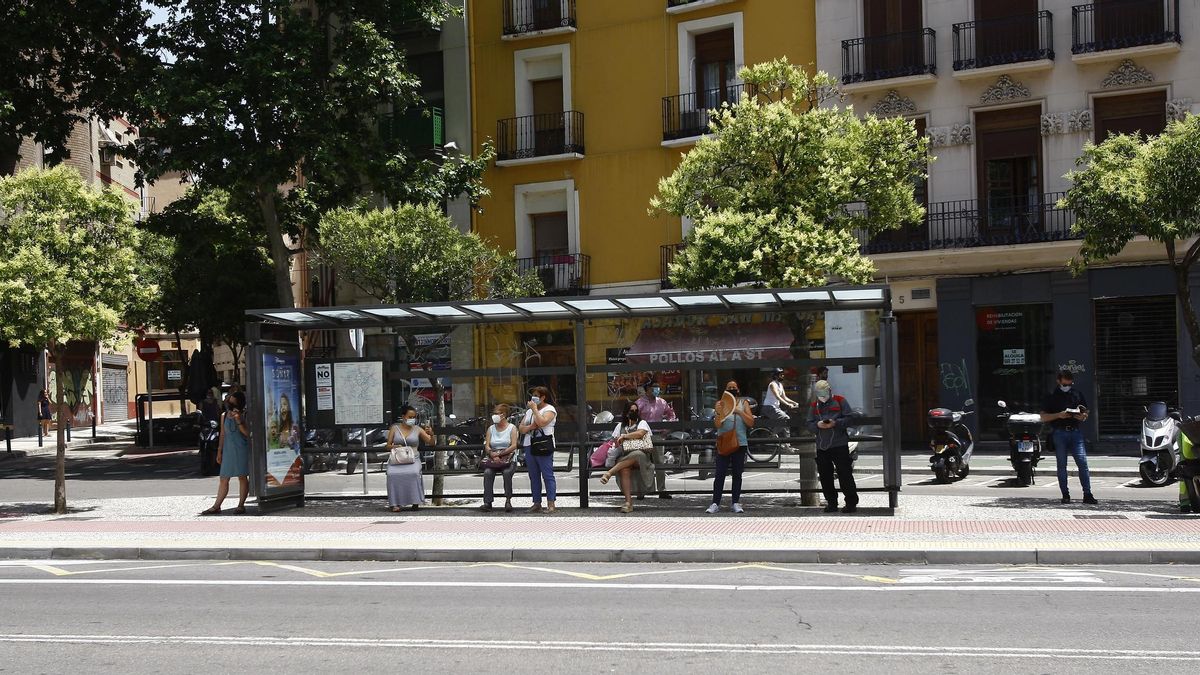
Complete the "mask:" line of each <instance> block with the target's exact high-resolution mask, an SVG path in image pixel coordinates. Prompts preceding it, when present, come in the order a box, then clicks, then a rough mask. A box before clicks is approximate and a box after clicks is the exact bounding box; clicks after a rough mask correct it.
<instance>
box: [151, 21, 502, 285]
mask: <svg viewBox="0 0 1200 675" xmlns="http://www.w3.org/2000/svg"><path fill="white" fill-rule="evenodd" d="M151 2H153V4H155V5H158V6H160V7H163V8H164V9H166V10H167V17H166V20H165V21H164V22H163V23H162V24H160V25H158V26H156V27H155V29H154V30H153V32H152V34H151V35H150V37H149V38H148V39H147V45H148V46H149V47H150V48H151V49H153V50H155V51H156V52H157V53H160V54H162V55H163V58H162V61H161V63H159V64H158V67H157V69H156V72H155V75H154V78H153V83H152V85H151V86H149V87H147V88H146V90H145V94H144V97H143V101H142V103H143V105H142V106H141V108H140V109H143V110H146V111H148V113H147V114H146V116H145V118H144V119H142V120H139V122H140V124H141V132H142V139H141V141H140V143H139V145H138V148H137V160H138V162H139V164H140V166H141V167H142V168H143V170H144V171H145V172H146V175H147V177H148V178H149V179H151V180H153V179H156V178H158V177H159V176H161V175H163V174H164V173H166V172H167V171H171V170H178V171H183V172H185V173H187V174H189V175H190V176H192V177H193V179H195V180H196V181H197V182H198V183H201V184H204V185H207V186H210V187H214V188H222V189H225V190H227V191H228V192H229V193H230V194H231V195H232V196H234V198H236V199H247V200H250V201H252V202H253V203H254V204H255V205H256V208H257V210H258V214H259V217H258V218H257V221H258V223H259V224H260V227H261V228H262V231H263V232H264V233H265V237H266V241H267V245H268V250H269V251H270V254H271V260H272V264H273V268H274V282H275V283H274V286H275V291H276V295H277V301H276V303H275V304H277V305H280V306H291V305H293V304H294V301H293V297H292V284H291V278H290V261H291V257H292V255H293V254H294V253H295V250H294V249H293V248H292V246H291V242H292V241H295V240H297V239H300V238H303V239H305V240H309V239H315V237H309V236H307V235H309V234H311V233H309V232H307V231H306V230H308V229H309V228H312V227H315V226H316V225H317V224H318V223H319V222H320V214H321V213H323V212H324V211H326V210H328V209H329V208H331V207H333V206H336V205H346V204H350V203H353V202H354V201H355V200H357V199H359V198H360V197H361V195H363V194H365V193H368V192H375V193H377V194H380V195H382V196H383V197H385V198H387V199H389V200H390V201H391V202H392V203H399V202H400V201H405V200H413V199H415V198H416V197H420V198H421V199H420V201H422V202H423V201H426V199H425V198H426V197H431V196H433V195H436V196H437V197H438V198H439V199H442V200H445V199H449V198H453V197H455V196H457V195H459V194H461V193H463V192H466V193H467V194H468V196H472V197H473V198H477V197H478V195H477V194H476V193H477V191H478V190H479V188H478V181H477V177H478V175H479V174H480V173H481V172H482V171H483V167H484V166H485V165H486V160H487V157H481V158H474V159H472V158H467V157H463V158H446V159H445V160H444V161H435V160H434V159H432V158H428V157H420V156H418V153H415V152H413V151H412V150H411V149H409V148H407V147H405V145H404V140H403V138H402V137H401V135H399V134H392V135H388V134H383V135H381V134H380V133H379V129H378V125H379V120H380V114H381V113H384V112H387V111H391V112H392V113H401V112H403V111H404V110H405V109H407V108H409V107H410V106H413V105H415V104H417V103H418V96H417V90H418V84H419V82H418V80H417V79H416V78H415V77H414V76H413V75H412V74H411V73H409V72H408V71H407V70H406V68H405V61H404V53H403V51H402V50H401V49H400V48H399V46H398V45H397V42H396V38H395V36H396V35H397V34H398V32H399V30H400V29H401V28H403V27H404V26H406V25H410V24H412V23H413V22H420V23H424V24H426V25H435V24H439V23H441V22H442V21H443V20H445V19H446V17H448V16H450V14H451V13H452V12H453V11H454V9H453V8H452V7H451V5H450V4H449V3H448V2H447V0H311V1H310V2H295V1H294V0H188V2H186V3H177V2H175V1H174V0H151ZM298 178H301V180H299V181H298V180H297V179H298ZM289 185H296V186H297V187H296V188H295V189H292V190H291V191H290V192H288V191H285V190H284V189H283V187H282V186H289ZM301 235H305V236H303V237H301Z"/></svg>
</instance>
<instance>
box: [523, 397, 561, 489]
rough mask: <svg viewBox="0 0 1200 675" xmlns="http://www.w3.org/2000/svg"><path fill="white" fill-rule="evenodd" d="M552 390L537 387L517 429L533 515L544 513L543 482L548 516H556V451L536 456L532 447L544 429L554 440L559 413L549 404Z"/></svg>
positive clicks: (544, 432)
mask: <svg viewBox="0 0 1200 675" xmlns="http://www.w3.org/2000/svg"><path fill="white" fill-rule="evenodd" d="M549 398H550V390H549V389H547V388H545V387H541V386H538V387H534V388H533V389H531V390H530V392H529V403H527V404H526V406H525V416H524V417H522V418H521V424H520V426H519V427H517V431H520V432H521V433H522V434H523V435H524V438H523V440H522V442H521V445H522V447H523V448H524V449H525V466H526V468H528V469H529V487H530V491H531V492H532V493H533V506H531V507H530V508H529V512H530V513H538V512H539V511H541V510H542V483H545V485H546V513H554V510H555V509H554V498H555V496H556V493H557V491H558V483H557V481H556V480H555V479H554V450H553V446H551V448H552V449H551V450H550V451H549V453H548V454H541V453H535V452H534V450H535V449H534V448H533V432H534V431H537V430H539V429H540V430H541V432H542V433H543V434H545V435H546V436H549V437H550V438H551V439H553V438H554V420H555V418H556V417H558V411H557V410H555V408H554V406H552V405H550V401H549Z"/></svg>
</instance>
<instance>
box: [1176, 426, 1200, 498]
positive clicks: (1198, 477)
mask: <svg viewBox="0 0 1200 675" xmlns="http://www.w3.org/2000/svg"><path fill="white" fill-rule="evenodd" d="M1192 439H1196V441H1197V442H1200V417H1193V418H1192V419H1190V420H1188V421H1187V422H1184V423H1183V424H1182V425H1180V434H1179V446H1180V447H1179V453H1180V462H1179V467H1178V469H1177V470H1176V474H1177V475H1178V476H1179V511H1180V512H1182V513H1200V453H1197V451H1196V447H1197V446H1196V445H1195V444H1194V443H1193V442H1192Z"/></svg>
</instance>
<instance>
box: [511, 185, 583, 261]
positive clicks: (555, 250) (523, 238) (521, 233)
mask: <svg viewBox="0 0 1200 675" xmlns="http://www.w3.org/2000/svg"><path fill="white" fill-rule="evenodd" d="M514 192H515V198H516V199H515V202H516V203H515V206H514V209H515V214H514V215H515V221H516V240H517V257H518V258H541V257H543V256H550V257H555V256H562V255H569V254H572V253H578V252H579V222H578V221H579V218H578V203H577V199H578V198H577V196H576V192H575V181H573V180H562V181H552V182H547V183H527V184H524V185H518V186H516V188H515V189H514Z"/></svg>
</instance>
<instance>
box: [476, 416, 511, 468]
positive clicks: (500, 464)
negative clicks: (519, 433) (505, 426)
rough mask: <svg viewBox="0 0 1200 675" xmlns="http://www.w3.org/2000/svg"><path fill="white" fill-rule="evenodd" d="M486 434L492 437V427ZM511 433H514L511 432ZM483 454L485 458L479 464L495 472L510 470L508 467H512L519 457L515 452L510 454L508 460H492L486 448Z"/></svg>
mask: <svg viewBox="0 0 1200 675" xmlns="http://www.w3.org/2000/svg"><path fill="white" fill-rule="evenodd" d="M510 429H511V427H510ZM484 433H485V434H488V435H490V434H491V433H492V427H488V430H487V431H485V432H484ZM509 433H512V432H511V431H510V432H509ZM483 452H484V457H485V458H484V459H482V460H481V461H480V462H479V466H480V467H482V468H484V469H492V470H493V471H504V470H506V469H508V467H510V466H512V463H513V460H514V459H516V457H517V453H516V452H515V451H514V452H511V453H509V455H508V459H492V458H491V457H488V456H487V448H486V447H485V448H484V450H483Z"/></svg>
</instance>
